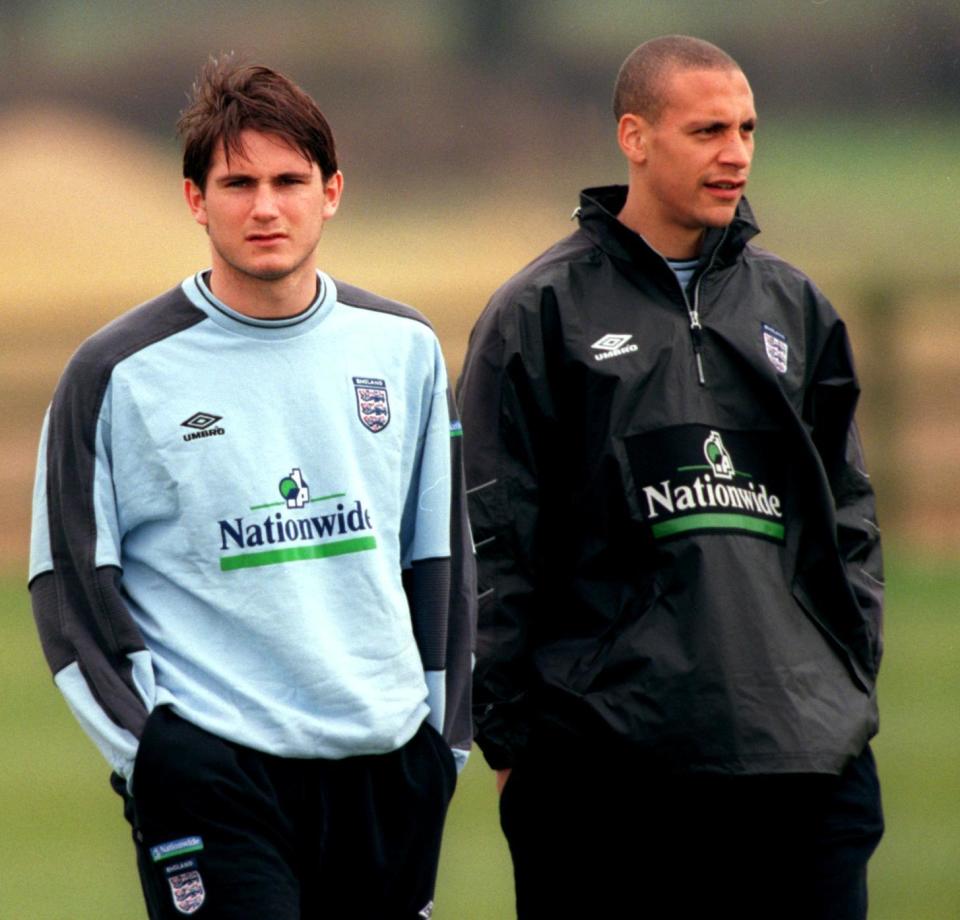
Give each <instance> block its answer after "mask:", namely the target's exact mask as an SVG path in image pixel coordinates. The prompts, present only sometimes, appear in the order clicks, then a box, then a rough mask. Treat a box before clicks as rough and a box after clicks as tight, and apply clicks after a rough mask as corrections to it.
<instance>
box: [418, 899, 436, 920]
mask: <svg viewBox="0 0 960 920" xmlns="http://www.w3.org/2000/svg"><path fill="white" fill-rule="evenodd" d="M417 916H418V917H422V918H423V920H430V918H431V917H432V916H433V901H432V900H431V901H427V903H426V905H425V906H424V908H423V910H421V911H420V912H419V913H418V914H417Z"/></svg>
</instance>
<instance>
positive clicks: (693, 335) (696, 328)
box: [664, 230, 727, 387]
mask: <svg viewBox="0 0 960 920" xmlns="http://www.w3.org/2000/svg"><path fill="white" fill-rule="evenodd" d="M726 237H727V231H726V230H724V231H723V236H722V237H721V238H720V242H719V243H717V245H716V246H714V247H713V252H711V253H710V260H709V261H708V262H707V267H706V268H705V269H704V270H703V271H702V272H700V274H699V275H698V276H697V280H696V282H695V283H694V285H693V303H691V302H690V298H689V297H687V292H686V289H685V288H684V286H683V285H682V284H680V279H679V278H677V279H676V280H677V285H678V286H679V287H680V293H681V294H682V295H683V302H684V304H686V307H687V316H689V318H690V339H691V341H692V343H693V357H694V360H695V361H696V362H697V383H699V384H700V386H702V387H703V386H706V385H707V379H706V377H705V376H704V373H703V326H701V325H700V283H701V282H702V281H703V278H704V276H705V275H706V274H707V272H709V271H710V269H711V268H713V262H714V259H716V256H717V252H718V250H719V249H720V247H721V246H723V241H724V240H725V239H726ZM664 261H666V260H664ZM668 267H669V263H668ZM670 270H671V272H672V271H673V269H670ZM674 278H676V275H674Z"/></svg>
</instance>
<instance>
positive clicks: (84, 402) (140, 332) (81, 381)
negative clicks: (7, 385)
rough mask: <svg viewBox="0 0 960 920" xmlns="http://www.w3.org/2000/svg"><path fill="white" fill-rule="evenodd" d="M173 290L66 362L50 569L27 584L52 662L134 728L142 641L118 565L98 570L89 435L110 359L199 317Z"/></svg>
mask: <svg viewBox="0 0 960 920" xmlns="http://www.w3.org/2000/svg"><path fill="white" fill-rule="evenodd" d="M204 318H205V314H204V313H203V312H202V311H200V310H198V309H197V308H196V307H194V306H193V305H192V304H191V303H190V302H189V301H188V300H187V299H186V298H185V297H184V296H183V294H182V293H181V292H180V289H179V288H176V289H174V290H172V291H169V292H168V293H166V294H164V295H161V296H160V297H158V298H156V299H155V300H153V301H150V302H149V303H146V304H143V305H141V306H140V307H137V308H135V309H134V310H131V311H130V312H129V313H127V314H124V315H123V316H122V317H120V318H119V319H117V320H115V321H114V322H112V323H110V324H109V325H108V326H106V327H104V328H103V329H102V330H101V331H100V332H98V333H97V334H96V335H94V336H93V337H92V338H90V339H88V340H87V341H86V342H85V343H84V344H83V345H82V346H81V347H80V349H79V350H78V351H77V353H76V354H75V355H74V357H73V358H72V359H71V361H70V364H69V365H68V366H67V369H66V371H65V372H64V374H63V377H62V378H61V380H60V383H59V385H58V387H57V390H56V393H55V394H54V397H53V402H52V404H51V407H50V414H49V429H48V440H47V455H46V499H47V524H48V532H49V539H50V559H51V561H52V569H51V570H50V571H45V572H40V573H38V574H37V575H36V576H35V577H34V578H33V580H32V581H31V584H30V591H31V597H32V603H33V610H34V617H35V619H36V622H37V628H38V630H39V632H40V640H41V643H42V645H43V649H44V653H45V655H46V657H47V661H48V663H49V665H50V668H51V670H52V671H53V672H54V673H55V674H56V673H59V672H60V671H62V670H63V669H64V668H65V667H67V666H68V665H70V664H72V663H73V662H76V663H77V664H78V666H79V668H80V671H81V673H82V674H83V677H84V679H85V681H86V682H87V684H88V686H89V688H90V691H91V693H92V695H93V697H94V699H95V700H96V701H97V703H98V704H99V705H100V706H101V707H102V708H103V711H104V712H105V713H106V714H107V715H108V716H109V718H110V719H111V720H112V721H113V722H114V723H115V724H117V725H119V726H121V727H122V728H125V729H127V730H129V731H131V732H132V733H133V734H135V735H139V733H140V730H141V729H142V727H143V722H144V721H145V719H146V709H145V707H144V704H143V701H142V699H141V697H140V694H139V693H138V692H137V689H136V686H135V684H134V681H133V678H132V667H131V664H130V661H129V659H128V655H130V654H131V653H134V652H138V651H142V650H143V649H144V643H143V638H142V636H141V635H140V631H139V629H138V628H137V626H136V624H135V623H134V621H133V619H132V617H131V616H130V613H129V610H128V609H127V606H126V603H125V601H124V598H123V590H122V585H121V573H120V571H119V569H117V568H115V567H103V568H97V565H96V554H97V545H96V543H97V521H96V518H95V514H96V512H95V509H94V479H95V476H96V463H97V459H96V440H97V428H98V425H99V417H100V412H101V408H102V405H103V399H104V394H105V393H106V391H107V387H108V385H109V382H110V378H111V374H112V373H113V369H114V367H116V365H117V364H118V363H119V362H121V361H122V360H124V359H125V358H127V357H129V356H130V355H132V354H134V353H136V352H137V351H140V350H141V349H143V348H146V347H148V346H149V345H151V344H153V343H155V342H158V341H160V340H161V339H164V338H167V337H168V336H170V335H174V334H176V333H177V332H179V331H182V330H183V329H187V328H189V327H191V326H193V325H195V324H196V323H198V322H200V321H202V320H203V319H204Z"/></svg>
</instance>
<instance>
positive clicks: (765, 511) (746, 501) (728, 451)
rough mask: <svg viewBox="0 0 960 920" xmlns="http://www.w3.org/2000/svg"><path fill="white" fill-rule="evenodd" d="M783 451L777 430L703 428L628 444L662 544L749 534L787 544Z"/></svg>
mask: <svg viewBox="0 0 960 920" xmlns="http://www.w3.org/2000/svg"><path fill="white" fill-rule="evenodd" d="M781 445H782V439H781V438H780V437H779V435H778V434H777V433H776V432H743V431H725V430H720V429H716V428H709V427H706V426H703V425H678V426H675V427H672V428H664V429H660V430H659V431H654V432H650V433H648V434H643V435H636V436H634V437H631V438H628V439H627V441H626V447H627V455H628V457H629V460H630V466H631V469H632V472H633V477H634V482H635V483H636V486H637V497H638V499H639V501H640V504H641V510H642V513H643V517H644V520H645V521H646V522H647V523H648V524H649V526H650V530H651V532H652V534H653V537H654V539H656V540H666V539H669V538H673V537H678V536H682V535H689V534H692V533H741V534H746V535H749V536H753V537H761V538H763V539H767V540H774V541H776V542H778V543H782V542H783V540H784V535H785V517H784V516H785V509H784V507H783V501H782V498H781V495H782V494H783V493H782V487H783V478H784V472H783V471H784V470H785V469H786V467H785V465H784V463H783V461H784V459H785V458H783V456H782V446H781Z"/></svg>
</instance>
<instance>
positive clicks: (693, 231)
mask: <svg viewBox="0 0 960 920" xmlns="http://www.w3.org/2000/svg"><path fill="white" fill-rule="evenodd" d="M617 219H618V220H619V221H620V223H622V224H623V225H624V226H626V227H629V228H630V229H631V230H632V231H633V232H634V233H637V234H639V235H640V236H642V237H643V238H644V239H645V240H646V241H647V243H648V244H649V245H650V246H652V247H653V248H654V249H655V250H656V251H657V252H659V253H660V255H662V256H664V257H665V258H668V259H695V258H696V257H697V256H698V255H699V254H700V247H701V245H702V244H703V234H704V230H703V228H702V227H681V226H677V225H673V224H669V223H667V222H665V221H663V220H662V219H661V216H660V211H659V208H658V206H657V202H656V201H654V200H651V198H650V196H649V195H647V194H645V193H644V190H643V189H641V188H640V187H638V186H637V184H636V183H634V182H631V183H630V185H629V187H628V189H627V200H626V202H625V203H624V205H623V208H622V209H621V211H620V213H619V214H618V215H617Z"/></svg>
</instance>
